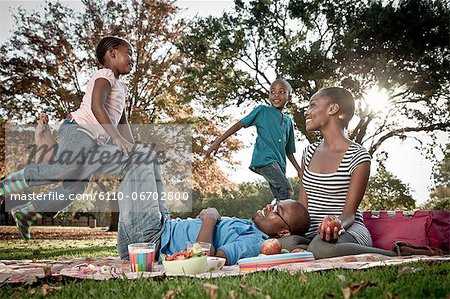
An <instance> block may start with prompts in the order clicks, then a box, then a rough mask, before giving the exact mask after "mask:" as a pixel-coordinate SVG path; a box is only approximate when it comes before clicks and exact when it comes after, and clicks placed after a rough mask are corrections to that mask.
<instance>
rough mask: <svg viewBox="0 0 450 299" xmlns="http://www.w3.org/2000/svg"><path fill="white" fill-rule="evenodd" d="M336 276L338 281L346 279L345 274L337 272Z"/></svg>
mask: <svg viewBox="0 0 450 299" xmlns="http://www.w3.org/2000/svg"><path fill="white" fill-rule="evenodd" d="M336 276H337V278H339V280H340V281H342V282H345V280H346V278H345V275H342V274H337V275H336Z"/></svg>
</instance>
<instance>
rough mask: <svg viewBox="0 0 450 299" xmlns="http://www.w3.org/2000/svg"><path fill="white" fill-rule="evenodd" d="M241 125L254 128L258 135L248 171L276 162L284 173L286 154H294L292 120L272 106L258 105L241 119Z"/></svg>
mask: <svg viewBox="0 0 450 299" xmlns="http://www.w3.org/2000/svg"><path fill="white" fill-rule="evenodd" d="M241 123H242V124H243V125H244V127H245V128H247V127H249V126H256V130H257V133H258V136H257V137H256V143H255V147H254V150H253V156H252V162H251V163H250V169H254V168H256V167H263V166H267V165H269V164H271V163H273V162H278V163H279V164H280V168H281V170H282V171H283V172H284V173H286V154H293V153H295V138H294V126H293V123H292V119H291V118H290V117H289V116H287V115H284V114H282V113H281V112H280V111H279V110H278V109H276V108H274V107H272V106H266V105H260V106H258V107H256V108H255V109H254V110H253V111H252V112H250V114H249V115H247V116H246V117H244V118H243V119H241Z"/></svg>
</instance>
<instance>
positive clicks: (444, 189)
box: [422, 144, 450, 210]
mask: <svg viewBox="0 0 450 299" xmlns="http://www.w3.org/2000/svg"><path fill="white" fill-rule="evenodd" d="M433 183H434V186H433V189H432V191H431V194H430V199H429V200H428V201H427V202H426V203H425V204H424V205H423V206H422V208H423V209H429V210H450V144H447V147H446V151H445V155H444V158H443V159H442V161H440V162H438V163H436V165H435V166H434V167H433Z"/></svg>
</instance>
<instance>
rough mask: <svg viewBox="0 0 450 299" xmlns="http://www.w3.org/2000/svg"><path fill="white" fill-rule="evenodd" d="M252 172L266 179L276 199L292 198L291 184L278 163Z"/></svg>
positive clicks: (257, 168) (256, 168)
mask: <svg viewBox="0 0 450 299" xmlns="http://www.w3.org/2000/svg"><path fill="white" fill-rule="evenodd" d="M252 170H253V171H254V172H256V173H257V174H259V175H262V176H263V177H264V178H265V179H266V181H267V182H268V183H269V187H270V191H272V194H273V197H274V198H276V199H280V200H283V199H290V198H291V196H292V194H293V190H292V186H291V183H290V182H289V180H288V179H287V178H286V175H285V174H284V172H283V171H282V170H281V168H280V165H279V164H278V163H277V162H273V163H271V164H269V165H266V166H263V167H255V168H254V169H252Z"/></svg>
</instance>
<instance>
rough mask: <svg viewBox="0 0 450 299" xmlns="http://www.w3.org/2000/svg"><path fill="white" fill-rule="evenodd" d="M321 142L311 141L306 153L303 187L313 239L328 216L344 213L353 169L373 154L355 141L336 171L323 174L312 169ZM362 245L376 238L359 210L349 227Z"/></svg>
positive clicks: (368, 244) (349, 230) (310, 235)
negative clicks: (311, 163) (311, 162)
mask: <svg viewBox="0 0 450 299" xmlns="http://www.w3.org/2000/svg"><path fill="white" fill-rule="evenodd" d="M318 145H319V143H318V142H317V143H313V144H310V145H309V146H308V147H307V148H306V149H305V151H304V152H303V163H304V165H305V169H304V171H303V179H302V183H303V187H304V188H305V191H306V194H307V195H308V212H309V215H310V217H311V225H310V227H309V231H308V232H307V233H306V237H307V238H310V239H312V238H313V237H314V236H315V235H316V234H317V228H318V226H319V224H320V223H321V222H322V220H323V218H324V217H325V216H326V215H335V216H339V215H341V213H342V211H343V209H344V205H345V199H346V196H347V191H348V187H349V184H350V178H351V175H352V172H353V171H354V170H355V169H356V168H357V167H358V165H360V164H361V163H363V162H367V161H370V159H371V158H370V155H369V153H368V152H367V151H366V149H365V148H363V147H362V146H361V145H359V144H357V143H352V144H351V145H350V147H349V148H348V149H347V151H346V152H345V154H344V157H343V159H342V161H341V163H340V165H339V167H338V169H337V171H336V172H335V173H329V174H321V173H314V172H311V171H309V169H308V168H309V167H308V166H309V162H310V161H311V158H312V156H313V154H314V151H315V150H316V148H317V146H318ZM346 232H347V233H349V234H351V235H352V236H353V237H354V238H355V239H356V240H357V241H358V243H359V244H361V245H366V246H372V239H371V237H370V233H369V231H368V230H367V228H366V227H365V226H364V222H363V217H362V214H361V212H360V211H359V210H358V211H357V212H356V215H355V221H354V222H353V225H352V226H351V227H350V228H349V229H347V230H346Z"/></svg>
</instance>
